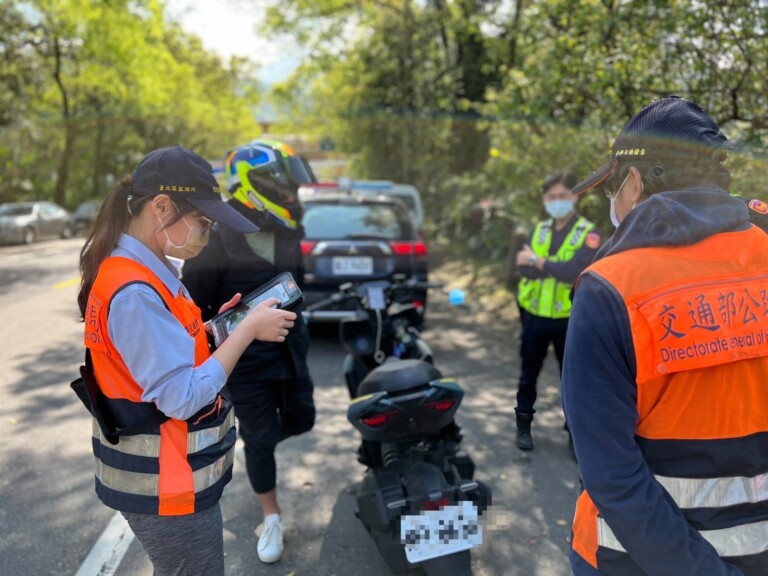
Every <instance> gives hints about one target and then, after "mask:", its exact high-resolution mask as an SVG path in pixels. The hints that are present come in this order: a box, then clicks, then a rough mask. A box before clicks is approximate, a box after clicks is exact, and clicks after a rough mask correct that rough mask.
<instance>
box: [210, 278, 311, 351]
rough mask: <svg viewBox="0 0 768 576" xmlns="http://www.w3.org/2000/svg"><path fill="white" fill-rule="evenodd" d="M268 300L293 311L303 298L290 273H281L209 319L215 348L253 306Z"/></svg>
mask: <svg viewBox="0 0 768 576" xmlns="http://www.w3.org/2000/svg"><path fill="white" fill-rule="evenodd" d="M269 298H277V299H278V300H280V303H279V304H278V305H277V307H278V308H282V309H284V310H293V309H294V308H296V307H298V305H299V304H301V301H302V299H303V296H302V295H301V290H299V287H298V285H297V284H296V281H295V280H294V279H293V276H292V275H291V273H290V272H283V273H282V274H279V275H277V276H275V277H274V278H273V279H272V280H270V281H269V282H267V283H266V284H264V285H263V286H259V287H258V288H257V289H256V290H254V291H253V292H251V293H250V294H248V295H247V296H245V297H243V299H242V300H240V302H238V303H237V305H236V306H235V307H233V308H230V309H229V310H225V311H224V312H222V313H221V314H218V315H216V316H214V317H213V318H211V322H210V326H211V332H213V340H214V342H215V343H216V346H221V343H222V342H224V340H226V339H227V336H229V335H230V334H231V333H232V331H233V330H234V329H235V326H237V325H238V324H239V323H240V322H241V321H242V320H243V318H245V317H246V316H247V315H248V313H249V312H250V311H251V310H252V309H253V308H254V307H255V306H257V305H258V304H259V303H261V302H264V300H268V299H269Z"/></svg>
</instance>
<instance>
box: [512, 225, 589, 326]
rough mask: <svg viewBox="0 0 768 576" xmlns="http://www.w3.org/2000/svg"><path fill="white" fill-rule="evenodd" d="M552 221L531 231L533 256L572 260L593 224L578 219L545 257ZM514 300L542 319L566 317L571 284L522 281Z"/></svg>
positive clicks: (568, 311)
mask: <svg viewBox="0 0 768 576" xmlns="http://www.w3.org/2000/svg"><path fill="white" fill-rule="evenodd" d="M553 224H554V222H553V221H552V220H545V221H543V222H539V224H537V226H536V229H535V230H534V232H533V240H532V242H531V250H533V252H534V254H536V255H537V256H540V257H542V258H546V259H549V260H550V261H551V262H568V261H570V260H572V259H573V257H574V255H575V254H576V252H577V251H578V250H579V249H580V248H581V247H582V246H583V245H584V240H585V239H586V237H587V234H588V233H589V232H590V230H592V229H593V228H594V227H595V225H594V224H592V223H591V222H589V221H588V220H586V219H585V218H582V217H579V218H578V220H577V221H576V223H575V224H574V225H573V227H572V228H571V231H570V232H569V233H568V235H567V236H566V238H565V240H563V243H562V245H561V246H560V248H558V250H557V253H556V254H555V255H553V256H550V254H549V247H550V245H551V244H552V226H553ZM517 301H518V303H519V304H520V307H521V308H523V309H525V310H527V311H528V312H530V313H531V314H535V315H536V316H541V317H543V318H568V316H570V314H571V284H570V283H567V282H559V281H558V280H556V279H555V278H553V277H551V276H550V277H548V278H537V279H531V278H522V279H521V280H520V283H519V285H518V295H517Z"/></svg>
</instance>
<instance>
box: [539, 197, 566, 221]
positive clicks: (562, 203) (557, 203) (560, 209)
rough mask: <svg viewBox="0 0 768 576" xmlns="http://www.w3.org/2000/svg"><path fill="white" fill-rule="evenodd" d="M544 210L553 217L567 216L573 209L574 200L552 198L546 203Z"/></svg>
mask: <svg viewBox="0 0 768 576" xmlns="http://www.w3.org/2000/svg"><path fill="white" fill-rule="evenodd" d="M544 210H546V211H547V214H549V215H550V216H552V218H555V219H558V218H565V217H566V216H568V214H570V213H571V212H572V211H573V200H550V201H549V202H545V203H544Z"/></svg>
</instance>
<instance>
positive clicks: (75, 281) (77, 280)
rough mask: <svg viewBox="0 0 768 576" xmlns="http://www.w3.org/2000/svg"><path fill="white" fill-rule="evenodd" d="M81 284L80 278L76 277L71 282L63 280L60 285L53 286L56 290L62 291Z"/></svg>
mask: <svg viewBox="0 0 768 576" xmlns="http://www.w3.org/2000/svg"><path fill="white" fill-rule="evenodd" d="M79 283H80V276H76V277H74V278H70V279H69V280H62V281H61V282H59V283H58V284H54V285H53V289H54V290H61V289H62V288H69V287H70V286H74V285H75V284H79Z"/></svg>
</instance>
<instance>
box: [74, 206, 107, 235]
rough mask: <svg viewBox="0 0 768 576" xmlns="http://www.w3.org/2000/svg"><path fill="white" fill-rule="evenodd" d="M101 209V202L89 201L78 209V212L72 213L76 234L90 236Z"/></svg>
mask: <svg viewBox="0 0 768 576" xmlns="http://www.w3.org/2000/svg"><path fill="white" fill-rule="evenodd" d="M99 208H101V200H87V201H86V202H83V203H82V204H80V206H78V207H77V210H75V211H74V212H73V213H72V222H73V223H74V226H75V233H76V234H88V233H89V232H90V231H91V228H92V227H93V223H94V222H95V221H96V215H97V214H98V213H99Z"/></svg>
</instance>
